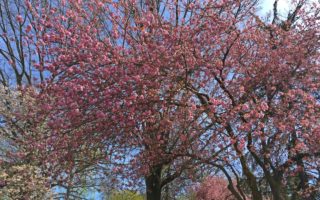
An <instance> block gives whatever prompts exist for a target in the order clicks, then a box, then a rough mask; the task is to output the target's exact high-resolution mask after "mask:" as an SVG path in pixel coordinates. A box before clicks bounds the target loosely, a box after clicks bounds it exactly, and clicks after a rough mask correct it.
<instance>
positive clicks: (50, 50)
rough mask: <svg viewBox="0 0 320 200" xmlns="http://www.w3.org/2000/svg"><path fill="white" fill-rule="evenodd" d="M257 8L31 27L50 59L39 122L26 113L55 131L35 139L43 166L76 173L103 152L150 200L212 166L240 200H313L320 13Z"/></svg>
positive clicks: (92, 8)
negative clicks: (264, 13)
mask: <svg viewBox="0 0 320 200" xmlns="http://www.w3.org/2000/svg"><path fill="white" fill-rule="evenodd" d="M59 2H60V1H59ZM256 5H257V1H251V0H245V1H236V0H224V1H214V0H206V1H191V0H183V1H179V0H175V1H173V0H172V1H170V0H169V1H166V2H162V1H153V0H150V1H121V0H120V1H116V2H113V1H108V0H94V1H93V0H92V1H76V0H69V1H61V6H62V9H63V10H64V14H61V13H59V12H57V9H55V7H54V6H53V7H52V8H50V9H49V11H48V12H49V13H47V14H45V15H43V17H42V18H37V19H36V20H35V21H36V24H37V26H39V27H42V29H46V30H47V32H46V33H45V34H43V35H42V38H41V43H39V44H38V45H40V46H42V47H44V46H45V47H46V48H45V51H42V52H41V54H44V55H45V54H48V55H50V57H49V58H48V59H46V60H45V61H44V62H43V63H40V64H39V65H38V69H41V70H45V71H46V72H48V73H50V77H49V78H48V79H47V80H46V82H44V83H42V84H41V85H39V90H40V92H39V93H37V94H36V98H35V99H37V105H38V106H39V108H40V111H39V112H33V113H32V112H31V113H30V115H34V116H35V118H36V119H37V120H38V121H39V122H42V121H46V123H47V125H48V131H47V132H45V133H44V137H43V138H44V139H43V140H37V141H36V140H33V141H32V144H33V146H35V147H36V148H37V149H38V151H39V152H46V153H45V154H44V156H43V157H41V158H42V159H43V160H44V161H45V162H47V163H50V164H51V165H52V163H55V164H54V166H59V164H61V163H63V167H65V168H68V167H69V166H72V165H75V164H79V163H81V162H82V161H81V160H78V161H76V159H75V158H76V157H77V155H78V154H81V153H84V154H85V156H84V157H88V158H90V156H91V155H90V154H89V152H91V150H92V149H96V150H97V151H99V152H100V153H101V152H103V153H101V154H99V156H98V158H97V159H94V162H95V163H92V164H96V163H99V162H104V163H105V161H106V160H108V161H110V162H109V163H108V164H106V165H109V164H111V165H112V166H113V167H114V172H115V173H119V174H124V175H125V176H128V175H129V176H130V177H132V178H133V179H134V178H136V179H135V180H139V178H140V177H144V179H145V185H146V193H147V199H148V200H149V199H150V200H151V199H153V200H160V199H161V190H162V188H163V187H164V186H165V185H167V184H168V183H170V182H171V181H173V180H175V179H178V178H179V177H180V176H181V175H183V174H184V173H187V174H189V175H190V178H192V175H193V174H194V173H195V171H197V170H198V167H200V166H203V165H206V166H210V167H213V168H214V169H218V170H219V171H220V172H221V173H222V174H224V176H225V177H226V180H227V181H228V186H227V187H228V189H229V190H230V192H231V194H232V195H233V196H234V198H235V199H248V198H247V196H248V194H246V193H249V194H250V196H251V199H255V200H262V199H263V198H264V197H265V196H266V195H267V196H270V195H271V196H273V198H274V199H281V200H282V199H283V200H285V199H289V198H291V199H299V198H300V199H301V198H308V196H310V195H313V191H314V190H315V189H316V188H317V185H318V184H319V180H318V178H317V176H319V171H317V170H318V169H319V141H318V140H317V139H316V138H318V136H319V99H317V98H318V96H317V95H318V94H319V32H318V30H319V6H318V5H317V4H312V3H308V2H307V1H304V0H299V1H293V2H292V5H293V6H294V7H293V10H292V11H290V12H289V13H288V16H287V17H286V18H281V17H280V14H279V13H278V11H277V1H275V2H274V10H273V19H272V20H270V22H269V21H266V20H265V21H264V20H261V19H260V18H259V17H258V16H256V14H255V13H256ZM31 9H32V8H31ZM40 49H41V48H40ZM42 49H43V48H42ZM34 127H35V128H36V127H37V123H36V124H34ZM91 161H92V160H91ZM71 168H72V167H70V169H71ZM61 172H62V171H61ZM64 172H68V171H64ZM69 172H70V170H69ZM241 181H242V182H244V183H242V182H241ZM128 183H130V182H128ZM244 185H245V187H244ZM246 189H247V190H248V191H245V190H246Z"/></svg>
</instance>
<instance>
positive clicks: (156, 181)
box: [145, 166, 162, 200]
mask: <svg viewBox="0 0 320 200" xmlns="http://www.w3.org/2000/svg"><path fill="white" fill-rule="evenodd" d="M161 171H162V167H161V166H156V167H154V168H153V169H152V170H151V172H150V174H149V175H148V176H146V177H145V178H146V189H147V191H146V193H147V200H161Z"/></svg>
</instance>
